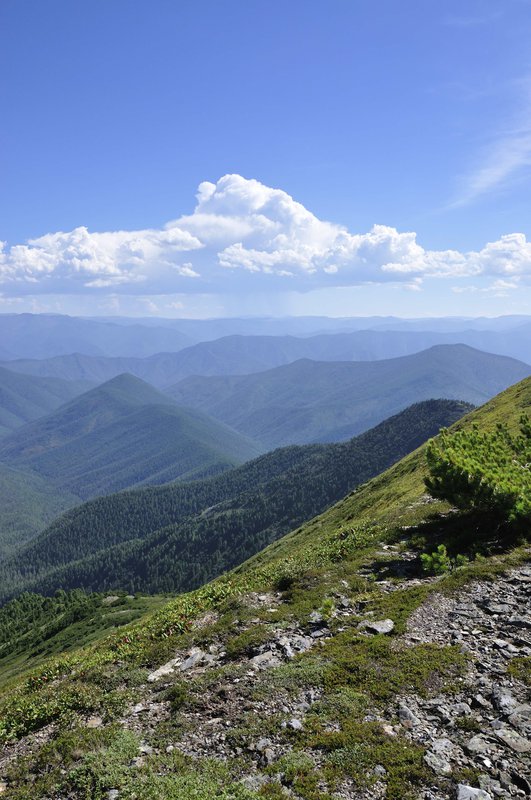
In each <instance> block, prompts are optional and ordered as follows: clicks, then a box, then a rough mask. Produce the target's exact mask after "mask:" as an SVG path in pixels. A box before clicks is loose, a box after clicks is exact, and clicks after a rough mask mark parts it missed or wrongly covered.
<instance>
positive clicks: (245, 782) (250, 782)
mask: <svg viewBox="0 0 531 800" xmlns="http://www.w3.org/2000/svg"><path fill="white" fill-rule="evenodd" d="M240 783H241V784H242V786H245V788H246V789H249V790H250V791H251V792H258V791H259V790H260V789H261V788H262V786H265V784H266V783H269V778H268V776H267V775H262V774H260V773H257V774H256V775H246V776H245V778H242V779H241V781H240Z"/></svg>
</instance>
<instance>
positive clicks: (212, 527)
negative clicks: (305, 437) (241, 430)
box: [0, 400, 470, 597]
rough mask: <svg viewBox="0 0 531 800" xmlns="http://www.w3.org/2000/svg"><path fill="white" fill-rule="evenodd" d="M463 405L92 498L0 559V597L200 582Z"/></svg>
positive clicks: (406, 448)
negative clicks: (200, 475)
mask: <svg viewBox="0 0 531 800" xmlns="http://www.w3.org/2000/svg"><path fill="white" fill-rule="evenodd" d="M469 408H470V407H468V406H466V404H463V403H458V402H455V401H444V400H431V401H427V402H424V403H419V404H416V405H414V406H412V407H411V408H409V409H407V410H406V411H404V412H401V413H400V414H399V415H397V416H395V417H393V418H391V419H389V420H387V421H386V422H384V423H381V424H380V425H379V426H377V427H376V428H374V429H373V430H371V431H369V432H367V433H365V434H363V435H361V436H359V437H357V438H354V439H352V440H351V441H349V442H346V443H342V444H334V445H313V446H312V445H310V446H306V447H292V448H286V449H283V450H278V451H275V452H273V453H270V454H267V455H265V456H262V457H261V458H259V459H257V460H255V461H251V462H250V463H248V464H245V465H243V466H242V467H239V468H238V469H235V470H233V471H231V472H228V473H225V474H223V475H220V476H219V477H217V478H213V479H211V480H206V481H202V482H193V483H189V484H174V485H170V486H164V487H160V488H155V489H151V488H150V489H145V490H143V491H136V492H127V493H122V494H116V495H111V496H109V497H103V498H97V499H95V500H93V501H91V502H89V503H87V504H85V505H83V506H80V507H78V508H75V509H73V510H72V511H71V512H69V513H67V514H66V515H64V516H63V517H61V518H60V519H59V520H57V521H56V522H55V523H53V524H52V525H51V527H50V528H49V529H48V530H47V531H45V532H43V533H42V534H41V535H40V536H39V537H38V538H37V539H35V540H34V541H33V542H32V543H30V544H29V545H28V546H27V547H26V548H24V549H23V550H22V551H21V552H20V553H19V554H18V555H15V556H14V557H13V558H12V559H10V560H8V561H6V562H5V563H4V564H3V565H2V566H1V567H0V584H1V586H2V595H3V596H4V597H5V596H6V594H7V595H9V594H12V593H13V592H16V591H20V590H21V589H29V590H31V591H38V592H44V593H46V594H48V593H53V592H54V591H55V589H57V588H76V587H83V588H85V589H87V590H89V591H96V590H97V591H100V590H102V591H104V590H107V589H115V588H121V589H124V590H127V591H149V592H160V591H182V590H184V589H190V588H193V587H195V586H198V585H200V584H201V583H204V582H205V581H207V580H209V579H211V578H213V577H215V576H216V575H218V574H220V573H221V572H223V571H225V570H227V569H230V568H231V567H233V566H235V565H236V564H238V563H241V562H242V561H244V560H245V559H246V558H248V557H249V556H251V555H253V554H254V553H256V552H257V551H258V550H260V549H261V548H262V547H264V546H265V545H266V544H268V543H270V542H272V541H274V540H275V539H278V538H279V537H281V536H282V535H283V534H284V533H286V532H287V531H289V530H290V529H292V528H293V527H296V526H297V525H299V524H300V523H301V522H303V521H305V520H307V519H309V518H311V517H312V516H314V515H315V514H316V513H319V512H320V511H322V510H323V509H324V508H326V507H327V506H328V505H330V504H331V503H333V502H335V501H336V500H338V499H339V498H340V497H342V496H343V495H344V494H345V493H346V492H347V491H350V490H352V489H353V488H354V487H355V486H357V485H358V484H360V483H362V482H363V481H366V480H368V479H369V478H371V477H373V476H374V475H376V474H377V473H379V472H381V471H382V470H383V469H385V468H386V467H388V466H389V465H390V464H392V463H393V462H394V461H396V460H397V459H399V458H401V457H402V456H403V455H405V454H406V453H408V452H411V450H413V449H415V448H416V447H418V445H419V444H421V443H422V442H424V441H426V439H428V438H429V437H430V436H432V435H434V434H435V433H437V432H438V430H439V429H440V427H441V426H445V425H449V424H452V423H453V422H454V421H455V420H456V419H458V418H459V417H460V416H462V414H463V413H465V412H466V411H467V410H469ZM87 531H90V535H88V536H87Z"/></svg>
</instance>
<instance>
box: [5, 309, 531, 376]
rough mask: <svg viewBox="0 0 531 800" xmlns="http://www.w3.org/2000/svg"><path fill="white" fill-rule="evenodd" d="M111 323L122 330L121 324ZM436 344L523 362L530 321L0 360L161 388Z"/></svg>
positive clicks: (23, 368)
mask: <svg viewBox="0 0 531 800" xmlns="http://www.w3.org/2000/svg"><path fill="white" fill-rule="evenodd" d="M117 327H118V328H120V329H121V328H122V327H123V328H125V327H126V326H117ZM146 330H150V329H149V328H146ZM73 344H74V342H72V345H73ZM440 344H466V345H469V346H470V347H474V348H476V349H479V350H483V351H486V352H490V353H494V354H497V355H505V356H508V357H512V358H517V359H521V360H524V361H527V360H528V359H529V358H531V322H527V323H525V324H520V323H519V322H518V321H517V320H515V321H514V325H513V326H512V327H510V328H500V329H499V330H473V329H469V330H463V331H459V330H458V331H454V330H449V331H445V330H442V331H429V330H415V329H413V330H408V329H403V330H402V329H399V330H393V329H387V328H385V327H384V328H383V329H379V330H357V331H354V332H346V333H345V332H340V333H326V334H320V335H312V336H306V337H295V336H290V335H286V336H264V335H256V336H245V335H241V334H232V335H229V336H224V337H222V338H219V339H216V340H214V341H204V342H200V343H198V344H194V345H192V346H190V347H184V348H183V349H179V351H178V352H159V353H156V354H153V355H150V356H148V357H144V358H141V357H122V356H121V357H112V358H111V357H102V356H95V355H86V354H83V353H79V352H72V350H74V347H72V348H71V351H70V353H68V354H66V355H60V356H55V357H53V358H47V359H17V360H13V361H4V362H3V363H4V366H6V367H7V368H8V369H10V370H16V371H18V372H23V373H26V374H31V375H40V376H41V377H42V376H49V377H58V378H63V379H68V380H80V379H82V380H89V381H92V382H99V383H101V382H103V381H107V380H110V379H111V378H113V377H115V376H116V375H119V374H121V373H123V372H129V373H131V374H132V375H136V377H138V378H141V379H142V380H145V381H147V382H148V383H151V384H153V385H154V386H158V387H159V388H164V387H166V386H169V385H172V384H175V383H177V382H178V381H180V380H182V379H183V378H186V377H189V376H191V375H208V376H210V375H244V374H251V373H254V372H261V371H263V370H266V369H271V368H273V367H278V366H282V365H284V364H289V363H292V362H294V361H297V360H299V359H301V358H311V359H313V360H316V361H372V360H376V359H378V360H380V359H389V358H398V357H400V356H406V355H412V354H414V353H417V352H420V351H422V350H425V349H427V348H429V347H432V346H435V345H440Z"/></svg>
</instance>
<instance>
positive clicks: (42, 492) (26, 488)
mask: <svg viewBox="0 0 531 800" xmlns="http://www.w3.org/2000/svg"><path fill="white" fill-rule="evenodd" d="M0 498H1V502H0V561H1V560H2V559H3V558H5V557H6V556H8V555H11V553H13V552H14V551H15V550H18V549H20V548H21V547H22V546H23V545H24V544H25V543H26V542H27V541H29V539H32V538H33V537H34V536H35V535H36V534H37V533H39V532H40V531H42V530H43V529H44V528H46V526H47V525H49V524H50V523H51V522H52V520H54V519H55V518H56V517H58V516H59V515H60V514H62V513H63V511H66V510H67V509H68V508H71V507H72V506H75V505H78V504H79V503H80V502H81V498H80V497H77V496H76V495H73V494H71V493H70V492H66V491H60V490H58V489H57V488H56V487H55V486H52V485H50V483H49V482H48V481H45V480H44V479H43V478H41V477H40V476H39V475H36V474H35V473H32V472H28V471H21V470H18V469H13V468H12V467H8V466H7V465H6V464H0Z"/></svg>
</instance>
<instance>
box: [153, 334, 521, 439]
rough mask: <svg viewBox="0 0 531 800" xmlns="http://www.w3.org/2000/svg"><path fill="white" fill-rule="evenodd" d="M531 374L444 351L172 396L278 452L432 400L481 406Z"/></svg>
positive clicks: (495, 359) (203, 383) (355, 430)
mask: <svg viewBox="0 0 531 800" xmlns="http://www.w3.org/2000/svg"><path fill="white" fill-rule="evenodd" d="M529 374H531V366H529V365H527V364H524V363H523V362H521V361H517V360H515V359H511V358H507V357H505V356H496V355H492V354H490V353H483V352H481V351H479V350H475V349H473V348H470V347H468V346H466V345H439V346H435V347H432V348H430V349H428V350H424V351H422V352H421V353H416V354H414V355H410V356H404V357H401V358H395V359H387V360H382V361H359V362H347V361H345V362H319V361H312V360H309V359H303V360H300V361H295V362H293V363H291V364H287V365H285V366H281V367H277V368H275V369H271V370H268V371H265V372H262V373H256V374H251V375H243V376H242V375H238V376H224V377H199V376H197V377H190V378H186V379H184V380H183V381H181V382H180V383H178V384H176V385H175V386H173V387H171V388H169V389H168V390H167V392H168V394H170V395H171V396H172V397H173V398H174V399H175V400H176V401H177V402H178V403H180V404H182V405H186V406H191V407H193V408H199V409H201V410H203V411H206V412H207V413H209V414H211V415H212V416H213V417H215V418H216V419H219V420H221V421H223V422H225V423H226V424H228V425H230V426H231V427H234V428H235V429H236V430H239V431H240V432H241V433H244V434H245V435H247V436H250V437H251V438H253V439H255V440H257V441H259V442H261V443H262V444H263V446H264V447H267V448H273V447H279V446H284V445H287V444H304V443H309V442H324V441H340V440H342V439H343V440H344V439H347V438H349V437H351V436H354V435H357V434H359V433H361V432H362V431H364V430H367V429H368V428H370V427H372V426H374V425H376V424H378V423H379V422H381V421H382V420H383V419H385V418H387V417H389V416H390V415H391V414H396V413H397V412H399V411H400V410H402V409H403V408H405V407H407V406H408V405H410V404H411V403H413V402H417V401H420V400H426V399H428V398H430V397H446V398H449V399H463V400H466V401H467V402H470V403H473V404H475V405H478V404H481V403H483V402H485V401H486V400H488V399H489V398H490V397H492V396H494V395H495V394H497V393H499V392H500V391H502V390H503V389H505V388H507V387H508V386H510V385H512V384H513V383H516V382H517V381H519V380H522V379H523V378H525V377H527V376H528V375H529Z"/></svg>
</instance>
